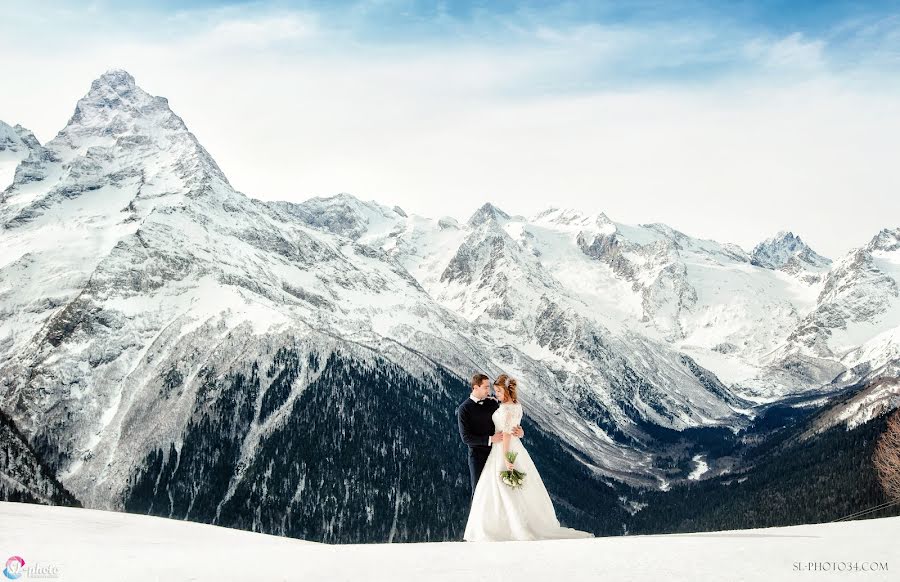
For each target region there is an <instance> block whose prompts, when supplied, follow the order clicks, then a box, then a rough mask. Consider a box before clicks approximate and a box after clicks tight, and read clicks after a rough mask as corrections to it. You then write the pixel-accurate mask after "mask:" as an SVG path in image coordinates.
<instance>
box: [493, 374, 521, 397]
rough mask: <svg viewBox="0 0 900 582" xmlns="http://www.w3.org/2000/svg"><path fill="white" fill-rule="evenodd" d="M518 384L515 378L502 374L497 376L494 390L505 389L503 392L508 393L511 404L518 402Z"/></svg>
mask: <svg viewBox="0 0 900 582" xmlns="http://www.w3.org/2000/svg"><path fill="white" fill-rule="evenodd" d="M517 384H518V383H517V382H516V379H515V378H510V377H509V376H507V375H506V374H500V375H499V376H497V379H496V380H495V381H494V389H495V390H496V389H497V387H500V388H503V391H504V392H506V398H507V400H509V401H510V402H518V401H519V398H518V394H517V392H516V385H517Z"/></svg>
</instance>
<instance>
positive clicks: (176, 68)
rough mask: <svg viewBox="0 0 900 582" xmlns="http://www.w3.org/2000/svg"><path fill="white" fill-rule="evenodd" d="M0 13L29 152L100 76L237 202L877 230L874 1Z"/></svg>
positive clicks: (747, 233) (881, 210)
mask: <svg viewBox="0 0 900 582" xmlns="http://www.w3.org/2000/svg"><path fill="white" fill-rule="evenodd" d="M0 10H2V15H3V18H0V75H2V77H0V78H3V79H5V80H7V83H8V86H9V87H13V88H14V89H13V90H4V91H2V92H0V119H2V120H4V121H7V122H9V123H22V124H23V125H25V126H26V127H29V128H31V129H32V130H34V131H35V133H36V135H37V136H38V138H39V139H40V140H41V141H47V140H49V139H51V138H52V137H53V135H55V133H56V131H58V130H59V129H60V128H61V127H62V126H63V125H64V124H65V122H66V120H67V119H68V117H69V116H70V115H71V112H72V110H73V108H74V104H75V102H76V101H77V99H78V98H80V97H81V96H82V95H84V93H85V92H86V91H87V89H88V87H89V86H90V82H91V80H92V79H94V78H96V77H97V76H98V75H99V74H101V73H102V72H103V71H104V70H106V69H109V68H124V69H126V70H128V71H129V72H131V73H132V74H133V75H134V76H135V78H136V79H137V82H138V84H139V85H141V86H142V87H143V88H144V89H146V90H147V91H149V92H151V93H153V94H158V95H164V96H166V97H167V98H169V101H170V104H171V106H172V108H173V109H174V110H175V112H176V113H178V114H179V115H180V116H181V117H182V118H184V119H185V122H186V123H187V125H188V127H189V128H190V129H191V130H192V131H193V132H194V133H195V134H196V135H197V136H198V137H199V138H200V140H201V142H202V143H203V144H204V145H205V146H206V147H207V149H209V150H210V152H211V153H212V155H213V156H214V157H215V158H216V160H217V161H218V162H219V164H220V165H221V166H222V168H223V170H224V171H225V172H226V174H227V175H228V176H229V178H230V179H231V181H232V183H234V184H235V186H236V187H238V188H239V189H240V190H242V191H244V192H246V193H247V194H248V195H251V196H254V197H257V198H265V199H273V198H281V199H305V198H308V197H309V196H313V195H330V194H334V193H337V192H342V191H345V192H350V193H352V194H355V195H357V196H359V197H361V198H363V199H376V200H378V201H381V202H384V203H386V204H389V205H393V204H399V205H400V206H403V207H404V208H406V209H407V210H410V211H412V212H418V213H421V214H425V215H429V216H441V215H452V216H456V217H458V218H465V217H466V216H467V215H468V214H469V213H470V212H471V211H473V210H474V209H475V208H477V207H478V206H480V205H481V203H483V202H484V201H485V200H491V201H493V202H495V203H497V204H498V205H500V206H502V207H504V208H506V209H507V210H508V211H510V212H513V213H521V214H530V213H532V212H537V211H539V210H540V209H542V208H544V207H546V206H547V205H549V204H550V202H553V203H554V204H555V205H563V206H573V207H577V208H580V209H583V210H585V211H588V212H600V211H603V212H605V213H606V214H608V215H609V216H610V217H611V218H613V219H615V220H620V221H623V222H631V223H638V222H656V221H659V222H666V223H668V224H671V225H672V226H674V227H676V228H679V229H681V230H684V231H685V232H688V233H689V234H693V235H696V236H704V237H710V238H716V239H718V240H722V241H729V242H736V243H738V244H741V245H742V246H745V247H749V246H752V244H753V243H754V242H756V241H758V240H760V239H761V238H764V237H765V236H770V235H771V234H773V233H774V232H775V231H777V230H781V229H790V230H794V231H795V232H798V234H800V235H801V236H803V237H804V238H805V239H807V240H809V241H810V242H811V243H812V244H813V245H814V246H816V247H817V248H818V249H820V250H821V251H822V252H824V253H826V254H829V255H832V256H835V255H837V254H840V253H842V252H844V251H845V250H846V249H847V248H849V247H851V246H854V245H857V244H863V243H864V242H866V241H867V240H868V239H869V238H871V237H872V236H873V235H874V234H875V232H877V230H878V229H879V228H881V227H885V226H896V224H893V225H892V224H889V223H885V220H888V219H887V218H886V217H894V216H900V212H898V211H900V206H898V203H897V202H895V201H894V200H895V199H898V198H900V197H898V196H896V191H897V188H900V171H898V170H896V169H895V166H898V165H900V164H897V163H896V159H897V156H898V155H900V115H898V113H900V106H898V103H900V99H898V98H900V86H898V79H900V76H898V72H900V71H898V69H900V3H898V2H843V1H842V2H827V1H823V2H807V1H802V0H801V1H793V2H769V1H761V2H651V1H639V2H589V3H588V2H560V3H551V2H502V1H495V2H413V1H390V0H369V1H360V2H241V3H218V2H172V1H162V2H143V1H138V2H120V3H116V2H77V1H73V2H35V1H24V0H0ZM850 199H852V200H853V201H854V203H855V204H856V208H857V210H854V211H853V212H848V211H847V209H846V203H845V201H846V200H850ZM893 220H894V222H897V220H896V219H893ZM837 225H840V226H842V228H840V229H837V230H839V231H840V232H839V234H838V235H835V234H834V233H835V231H836V226H837Z"/></svg>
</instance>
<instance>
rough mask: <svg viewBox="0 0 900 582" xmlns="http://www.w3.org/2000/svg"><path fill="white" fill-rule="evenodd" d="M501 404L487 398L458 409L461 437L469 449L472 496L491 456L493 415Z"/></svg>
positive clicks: (468, 402) (464, 404)
mask: <svg viewBox="0 0 900 582" xmlns="http://www.w3.org/2000/svg"><path fill="white" fill-rule="evenodd" d="M499 406H500V404H499V403H498V402H497V401H496V400H494V399H493V398H486V399H484V400H482V401H481V402H480V403H478V402H475V401H474V400H472V399H471V398H466V400H465V401H464V402H463V403H462V404H460V405H459V407H458V408H457V409H456V420H457V423H458V424H459V436H460V437H461V438H462V440H463V442H464V443H466V445H467V446H468V447H469V480H470V481H471V484H472V496H473V497H474V496H475V486H476V485H477V484H478V479H479V478H480V477H481V473H482V471H484V465H485V463H486V462H487V458H488V455H490V454H491V444H490V442H491V437H492V436H493V435H494V421H493V420H491V415H492V414H494V411H495V410H497V408H498V407H499Z"/></svg>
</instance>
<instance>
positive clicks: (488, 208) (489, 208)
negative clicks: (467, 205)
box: [468, 202, 510, 228]
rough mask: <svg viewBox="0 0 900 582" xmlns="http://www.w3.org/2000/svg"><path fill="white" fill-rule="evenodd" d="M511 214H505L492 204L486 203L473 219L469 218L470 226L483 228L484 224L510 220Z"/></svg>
mask: <svg viewBox="0 0 900 582" xmlns="http://www.w3.org/2000/svg"><path fill="white" fill-rule="evenodd" d="M509 218H510V216H509V214H507V213H505V212H503V211H502V210H500V209H499V208H497V207H496V206H494V205H493V204H491V203H490V202H486V203H485V204H484V206H482V207H481V208H479V209H478V210H476V211H475V213H474V214H473V215H472V217H471V218H469V222H468V225H469V226H471V227H472V228H475V227H478V226H481V225H482V224H484V223H486V222H488V221H489V220H496V221H498V222H499V221H501V220H509Z"/></svg>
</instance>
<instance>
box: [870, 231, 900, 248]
mask: <svg viewBox="0 0 900 582" xmlns="http://www.w3.org/2000/svg"><path fill="white" fill-rule="evenodd" d="M866 248H867V249H868V250H870V251H884V252H888V253H889V252H892V251H896V250H898V249H900V228H885V229H882V230H881V232H879V233H878V234H876V235H875V237H874V238H872V240H871V241H870V242H869V244H868V245H867V246H866Z"/></svg>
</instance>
